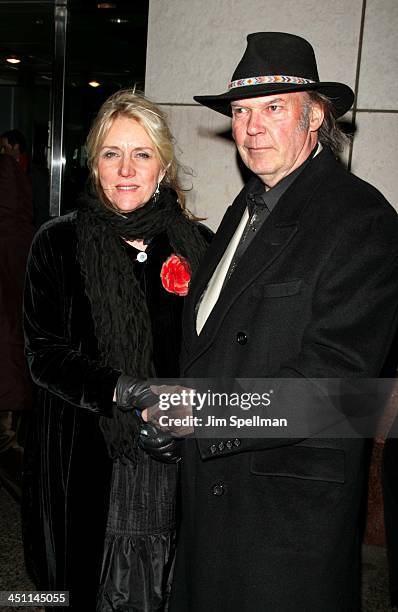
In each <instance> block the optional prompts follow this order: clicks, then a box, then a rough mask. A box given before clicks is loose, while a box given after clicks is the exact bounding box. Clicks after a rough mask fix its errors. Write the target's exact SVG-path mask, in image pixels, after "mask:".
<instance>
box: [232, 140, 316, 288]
mask: <svg viewBox="0 0 398 612" xmlns="http://www.w3.org/2000/svg"><path fill="white" fill-rule="evenodd" d="M317 151H318V145H317V146H316V147H315V148H314V149H313V150H312V152H311V153H310V155H309V156H308V157H307V159H306V160H305V161H304V162H303V163H302V164H301V166H299V167H298V168H296V169H295V170H294V171H293V172H291V173H290V174H288V175H287V176H285V177H284V178H283V179H281V180H280V181H279V183H277V184H276V185H275V186H274V187H271V188H270V189H268V191H266V190H265V185H264V183H263V182H262V181H261V179H259V178H258V179H257V182H256V183H255V185H254V189H253V190H252V191H250V192H249V193H248V194H247V196H246V200H247V208H248V211H249V220H248V222H247V224H246V227H245V229H244V230H243V233H242V236H241V239H240V241H239V244H238V247H237V249H236V251H235V254H234V256H233V259H232V261H231V265H230V266H229V269H228V272H227V274H226V276H225V280H224V283H223V288H224V287H225V284H226V283H227V282H228V281H229V279H230V278H231V276H232V274H233V272H234V270H235V269H236V266H237V265H238V263H239V260H240V259H241V257H242V255H243V253H244V252H245V251H246V249H247V247H248V246H249V244H250V243H251V241H252V240H253V238H254V236H255V235H256V233H257V232H258V230H259V229H260V227H262V225H263V224H264V223H265V221H266V220H267V219H268V217H269V216H270V214H271V213H272V211H273V210H274V208H275V206H276V205H277V204H278V202H279V200H280V199H281V197H282V196H283V194H284V193H285V191H287V189H289V187H290V185H292V183H294V181H295V180H296V178H297V177H298V176H299V174H301V172H302V171H303V170H304V168H305V166H306V165H307V164H308V163H309V161H310V160H311V159H312V158H313V157H314V156H315V154H316V152H317Z"/></svg>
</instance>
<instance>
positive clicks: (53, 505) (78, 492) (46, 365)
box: [24, 213, 182, 612]
mask: <svg viewBox="0 0 398 612" xmlns="http://www.w3.org/2000/svg"><path fill="white" fill-rule="evenodd" d="M126 248H127V249H128V248H130V249H131V248H132V247H127V246H126ZM150 249H151V250H150ZM147 252H148V260H147V263H146V264H145V265H146V269H147V273H146V276H145V282H146V284H147V285H146V296H147V303H148V309H149V311H150V316H151V324H152V331H153V346H154V362H155V368H156V370H157V372H158V374H159V375H160V376H165V377H167V376H176V375H178V358H179V350H180V327H181V313H182V298H181V297H179V296H176V295H174V294H170V293H167V292H166V291H165V290H164V289H163V287H162V286H161V282H160V268H161V265H162V263H163V262H164V261H165V260H166V259H167V257H168V256H169V255H170V253H171V252H172V249H171V246H170V244H169V243H168V240H167V237H166V235H165V234H163V235H160V236H158V237H157V238H156V239H154V241H153V243H151V245H150V247H148V251H147ZM141 265H142V264H139V263H137V264H134V266H141ZM131 273H132V274H133V263H132V272H131ZM152 280H153V283H152V284H150V281H152ZM25 333H26V346H27V348H26V350H27V355H28V359H29V364H30V369H31V373H32V377H33V380H34V382H35V384H36V388H37V399H36V402H35V410H34V421H33V423H32V428H31V439H30V442H29V447H28V449H27V453H26V454H27V466H26V470H25V494H24V523H25V550H26V557H27V561H28V567H29V569H30V572H31V573H32V574H33V577H34V579H35V582H36V584H37V586H38V587H39V588H40V589H42V590H69V591H70V596H71V603H72V609H73V610H79V611H80V610H85V611H87V612H92V611H94V610H95V606H96V595H97V590H98V586H99V577H100V572H101V562H102V558H103V550H104V537H105V527H106V520H107V512H108V503H109V493H110V481H111V475H112V461H111V460H110V458H109V456H108V453H107V449H106V446H105V442H104V439H103V435H102V433H101V429H100V426H99V417H100V416H101V415H110V414H111V413H112V398H113V392H114V389H115V385H116V381H117V379H118V377H119V375H120V371H118V370H116V369H113V368H110V367H105V366H103V365H101V358H100V354H99V350H98V343H97V339H96V337H95V333H94V324H93V319H92V314H91V308H90V303H89V301H88V298H87V296H86V294H85V290H84V281H83V278H82V275H81V270H80V267H79V263H78V258H77V236H76V214H75V213H71V214H69V215H65V216H64V217H60V218H58V219H55V220H53V221H50V222H49V223H47V224H46V225H44V226H43V227H42V228H41V229H40V230H39V232H38V234H37V235H36V237H35V240H34V242H33V244H32V249H31V253H30V257H29V262H28V272H27V280H26V291H25ZM139 453H140V463H139V466H138V468H137V470H140V469H141V467H140V465H141V463H145V465H146V464H147V463H148V462H149V467H148V469H147V471H146V474H145V475H144V476H145V479H146V480H145V481H144V477H143V479H142V481H141V482H140V483H139V485H140V486H139V487H137V495H141V497H142V499H143V501H142V504H141V505H142V517H141V514H140V512H141V507H140V504H138V505H137V508H136V509H135V513H136V516H134V517H132V518H133V520H134V521H135V523H136V524H139V525H140V531H139V533H138V532H137V537H138V536H140V534H141V533H143V534H145V535H148V534H151V535H150V536H149V537H152V540H156V535H154V534H159V537H161V534H163V533H164V534H165V536H166V534H168V533H170V532H173V535H174V531H173V530H174V528H175V513H174V502H175V485H176V466H175V465H166V464H162V463H159V462H156V461H153V460H152V459H150V458H148V457H147V456H146V454H145V453H144V452H143V451H139ZM137 478H138V477H137ZM148 507H149V508H150V519H148V522H147V523H145V525H144V526H142V523H143V521H144V519H145V517H147V514H145V512H147V510H146V508H148ZM123 518H124V517H123ZM127 518H128V517H127ZM162 521H163V522H162ZM137 529H138V528H137ZM144 552H145V551H144ZM152 552H153V550H152ZM172 553H173V551H171V555H172ZM142 554H144V553H142ZM126 557H127V558H126V560H125V564H124V565H123V567H121V568H120V574H121V575H122V576H123V575H124V576H126V574H128V572H130V573H131V579H132V584H134V574H135V575H137V571H138V570H137V568H135V567H128V555H126ZM171 561H172V558H171V559H170V563H171ZM164 563H165V560H164V559H161V558H158V557H156V555H154V558H152V559H148V565H149V566H150V564H152V570H151V572H149V571H148V572H147V573H148V575H149V574H151V576H152V579H153V581H154V582H155V587H154V589H155V590H156V597H157V598H160V597H161V595H162V593H163V592H164V590H165V589H166V580H167V577H166V576H165V573H163V564H164ZM170 563H169V564H170ZM169 569H170V568H169ZM116 573H117V572H116V570H115V574H116ZM113 577H114V579H115V580H116V578H117V576H116V575H114V576H113ZM156 580H158V583H156ZM148 583H149V580H148ZM141 586H142V585H139V587H138V588H137V589H136V591H135V592H133V593H132V597H133V598H134V599H135V603H136V605H137V610H138V609H139V610H151V612H152V607H153V606H154V604H153V606H152V605H151V602H148V601H141V600H140V593H141ZM157 601H158V599H157ZM68 609H70V608H68ZM153 609H158V607H156V608H155V607H153ZM159 609H160V608H159Z"/></svg>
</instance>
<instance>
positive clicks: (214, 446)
mask: <svg viewBox="0 0 398 612" xmlns="http://www.w3.org/2000/svg"><path fill="white" fill-rule="evenodd" d="M210 452H211V454H212V455H214V454H215V453H216V452H217V446H216V445H215V444H212V445H211V446H210Z"/></svg>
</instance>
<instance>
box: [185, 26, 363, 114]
mask: <svg viewBox="0 0 398 612" xmlns="http://www.w3.org/2000/svg"><path fill="white" fill-rule="evenodd" d="M313 90H315V91H318V92H319V93H322V94H324V95H325V96H328V97H329V98H331V100H332V102H333V105H334V108H335V110H336V116H337V117H340V116H341V115H344V113H346V112H347V111H348V110H349V109H350V108H351V106H352V103H353V101H354V92H353V91H352V89H350V87H348V85H344V84H343V83H329V82H328V83H322V82H320V81H319V76H318V69H317V65H316V59H315V54H314V50H313V48H312V46H311V45H310V43H309V42H308V41H306V40H305V39H304V38H301V37H300V36H295V35H294V34H286V33H285V32H257V33H255V34H249V35H248V37H247V48H246V51H245V53H244V54H243V57H242V59H241V61H240V62H239V64H238V66H237V68H236V70H235V72H234V74H233V75H232V79H231V82H230V83H229V85H228V91H227V92H226V93H223V94H220V95H218V96H194V100H196V102H199V103H200V104H203V105H204V106H208V107H209V108H211V109H213V110H215V111H217V112H219V113H222V114H223V115H231V105H230V102H231V101H232V100H242V99H244V98H254V97H256V96H268V95H270V94H275V93H278V92H282V93H287V92H292V91H313Z"/></svg>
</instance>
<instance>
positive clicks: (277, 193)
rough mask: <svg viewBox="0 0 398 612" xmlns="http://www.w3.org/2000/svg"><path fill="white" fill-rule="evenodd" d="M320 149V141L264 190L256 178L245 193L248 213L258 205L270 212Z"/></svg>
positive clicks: (262, 184) (261, 183)
mask: <svg viewBox="0 0 398 612" xmlns="http://www.w3.org/2000/svg"><path fill="white" fill-rule="evenodd" d="M321 151H322V145H321V143H320V142H318V143H317V145H316V146H315V147H314V148H313V149H312V151H311V153H310V154H309V156H308V157H307V159H306V160H305V161H304V162H303V163H302V164H301V166H299V167H298V168H296V169H295V170H293V172H291V173H290V174H287V175H286V176H284V177H283V179H281V180H280V181H279V183H277V184H276V185H275V186H274V187H271V188H270V189H268V191H266V190H265V186H264V183H263V182H262V181H261V180H260V179H258V182H257V183H256V184H255V186H254V188H253V189H252V190H251V191H250V192H249V193H248V194H247V196H246V200H247V207H248V210H249V214H250V215H252V214H253V211H254V208H255V207H256V206H259V207H260V208H264V207H265V208H267V209H268V211H269V212H272V211H273V209H274V208H275V206H276V205H277V203H278V202H279V200H280V198H281V196H282V195H283V194H284V193H285V191H287V189H288V188H289V187H290V185H291V184H292V183H293V182H294V181H295V180H296V178H297V177H298V176H299V174H301V172H302V171H303V170H304V168H305V167H306V165H307V164H308V163H309V162H310V161H311V159H313V158H314V157H315V156H316V155H318V153H320V152H321Z"/></svg>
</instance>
